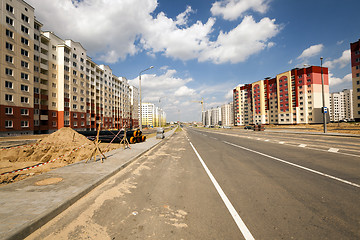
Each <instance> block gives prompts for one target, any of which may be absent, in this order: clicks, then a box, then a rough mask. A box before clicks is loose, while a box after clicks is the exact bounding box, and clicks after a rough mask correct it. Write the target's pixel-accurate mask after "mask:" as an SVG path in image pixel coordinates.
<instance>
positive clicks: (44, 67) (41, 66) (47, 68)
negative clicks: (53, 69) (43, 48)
mask: <svg viewBox="0 0 360 240" xmlns="http://www.w3.org/2000/svg"><path fill="white" fill-rule="evenodd" d="M40 68H42V69H44V70H49V66H48V65H47V64H44V63H40Z"/></svg>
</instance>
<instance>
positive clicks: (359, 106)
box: [350, 39, 360, 122]
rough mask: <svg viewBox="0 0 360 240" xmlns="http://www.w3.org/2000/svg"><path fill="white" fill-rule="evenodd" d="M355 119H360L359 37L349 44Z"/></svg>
mask: <svg viewBox="0 0 360 240" xmlns="http://www.w3.org/2000/svg"><path fill="white" fill-rule="evenodd" d="M350 51H351V71H352V85H353V102H354V104H353V109H354V119H355V121H357V122H359V121H360V39H359V40H358V41H357V42H354V43H351V44H350Z"/></svg>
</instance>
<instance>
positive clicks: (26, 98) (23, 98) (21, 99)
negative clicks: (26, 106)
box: [20, 97, 29, 103]
mask: <svg viewBox="0 0 360 240" xmlns="http://www.w3.org/2000/svg"><path fill="white" fill-rule="evenodd" d="M20 102H21V103H29V98H28V97H21V98H20Z"/></svg>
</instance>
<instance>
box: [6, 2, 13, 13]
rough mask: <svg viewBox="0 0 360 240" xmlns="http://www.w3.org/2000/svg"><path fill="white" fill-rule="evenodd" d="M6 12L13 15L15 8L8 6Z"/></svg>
mask: <svg viewBox="0 0 360 240" xmlns="http://www.w3.org/2000/svg"><path fill="white" fill-rule="evenodd" d="M6 11H8V12H11V13H14V8H13V6H11V5H9V4H6Z"/></svg>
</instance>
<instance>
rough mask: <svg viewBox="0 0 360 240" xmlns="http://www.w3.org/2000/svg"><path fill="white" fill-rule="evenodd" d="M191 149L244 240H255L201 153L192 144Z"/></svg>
mask: <svg viewBox="0 0 360 240" xmlns="http://www.w3.org/2000/svg"><path fill="white" fill-rule="evenodd" d="M190 145H191V147H192V148H193V150H194V152H195V154H196V156H197V157H198V158H199V160H200V162H201V164H202V165H203V167H204V169H205V171H206V173H207V175H208V176H209V178H210V180H211V181H212V183H213V184H214V186H215V188H216V190H217V191H218V193H219V195H220V197H221V199H222V200H223V202H224V203H225V205H226V207H227V209H228V210H229V212H230V214H231V216H232V217H233V219H234V221H235V223H236V225H237V226H238V228H239V230H240V231H241V233H242V235H243V236H244V238H245V239H246V240H250V239H255V238H254V237H253V236H252V234H251V233H250V231H249V229H248V228H247V227H246V225H245V223H244V222H243V220H242V219H241V217H240V216H239V214H238V213H237V211H236V209H235V208H234V206H233V205H232V204H231V202H230V200H229V199H228V197H227V196H226V195H225V193H224V191H223V190H222V189H221V187H220V185H219V183H218V182H217V181H216V179H215V178H214V176H213V175H212V173H211V172H210V170H209V169H208V167H207V166H206V164H205V162H204V161H203V160H202V158H201V156H200V155H199V153H198V152H197V151H196V149H195V147H194V145H193V144H192V143H191V142H190Z"/></svg>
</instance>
